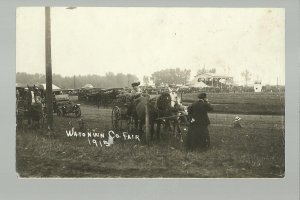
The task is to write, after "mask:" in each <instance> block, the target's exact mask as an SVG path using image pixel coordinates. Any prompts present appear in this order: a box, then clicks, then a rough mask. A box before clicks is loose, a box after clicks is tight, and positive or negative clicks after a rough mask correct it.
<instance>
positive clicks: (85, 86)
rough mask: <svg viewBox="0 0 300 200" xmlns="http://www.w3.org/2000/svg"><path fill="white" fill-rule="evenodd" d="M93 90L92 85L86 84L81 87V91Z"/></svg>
mask: <svg viewBox="0 0 300 200" xmlns="http://www.w3.org/2000/svg"><path fill="white" fill-rule="evenodd" d="M92 88H94V86H92V84H86V85H84V86H83V87H81V89H92Z"/></svg>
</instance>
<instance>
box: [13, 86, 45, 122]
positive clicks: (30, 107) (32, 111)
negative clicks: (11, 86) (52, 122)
mask: <svg viewBox="0 0 300 200" xmlns="http://www.w3.org/2000/svg"><path fill="white" fill-rule="evenodd" d="M42 96H43V94H42V93H41V92H40V90H39V88H38V87H36V86H35V85H34V86H28V85H27V86H26V85H24V84H17V85H16V119H17V127H21V126H23V121H24V120H25V119H27V125H32V126H34V125H37V126H40V124H41V125H42V126H43V124H44V121H45V118H46V108H45V103H44V101H43V97H42Z"/></svg>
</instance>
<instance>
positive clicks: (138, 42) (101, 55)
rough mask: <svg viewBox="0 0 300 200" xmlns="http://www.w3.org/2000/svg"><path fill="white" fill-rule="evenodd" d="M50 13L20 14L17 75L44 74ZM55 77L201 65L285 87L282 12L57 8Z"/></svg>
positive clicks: (147, 72) (28, 10)
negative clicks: (47, 20)
mask: <svg viewBox="0 0 300 200" xmlns="http://www.w3.org/2000/svg"><path fill="white" fill-rule="evenodd" d="M44 12H45V9H44V8H41V7H40V8H39V7H35V8H33V7H26V8H24V7H23V8H18V9H17V27H16V28H17V34H16V35H17V38H16V44H17V47H16V50H17V51H16V57H17V58H16V59H17V60H16V62H17V66H16V71H17V72H27V73H42V74H44V73H45V39H44V37H45V13H44ZM51 20H52V63H53V66H52V72H53V73H56V74H61V75H63V76H73V75H87V74H98V75H104V74H105V73H107V72H114V73H125V74H127V73H132V74H136V75H137V76H138V77H139V78H142V77H143V75H148V76H150V75H151V74H152V73H153V72H154V71H157V70H161V69H166V68H176V67H179V68H182V69H183V68H187V69H191V70H192V74H191V75H192V76H194V75H196V71H197V70H198V69H200V68H202V67H203V66H205V67H206V68H216V70H217V73H222V74H228V75H231V76H233V77H234V80H235V81H236V82H237V83H240V82H241V78H242V77H241V72H242V71H244V70H245V69H248V70H249V71H250V72H251V73H252V81H255V80H256V79H260V80H262V81H263V84H268V83H269V84H276V80H277V77H278V81H279V84H284V82H285V64H284V63H285V56H284V52H285V40H284V37H285V35H284V33H285V29H284V28H285V24H284V22H285V18H284V9H271V8H244V9H240V8H234V9H229V8H97V7H95V8H87V7H78V8H76V9H74V10H69V9H65V8H62V7H61V8H59V7H54V8H51Z"/></svg>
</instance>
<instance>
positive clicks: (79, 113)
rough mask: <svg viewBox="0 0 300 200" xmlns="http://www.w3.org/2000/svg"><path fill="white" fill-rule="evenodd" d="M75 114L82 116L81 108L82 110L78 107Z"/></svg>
mask: <svg viewBox="0 0 300 200" xmlns="http://www.w3.org/2000/svg"><path fill="white" fill-rule="evenodd" d="M75 116H76V117H80V116H81V110H80V108H77V109H76V110H75Z"/></svg>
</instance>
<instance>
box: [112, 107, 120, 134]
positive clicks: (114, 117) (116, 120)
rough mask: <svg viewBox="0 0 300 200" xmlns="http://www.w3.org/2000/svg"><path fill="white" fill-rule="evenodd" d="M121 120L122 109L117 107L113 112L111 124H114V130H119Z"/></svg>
mask: <svg viewBox="0 0 300 200" xmlns="http://www.w3.org/2000/svg"><path fill="white" fill-rule="evenodd" d="M120 120H121V109H120V108H119V107H118V106H115V107H113V109H112V111H111V122H112V128H113V129H118V128H119V121H120Z"/></svg>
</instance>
